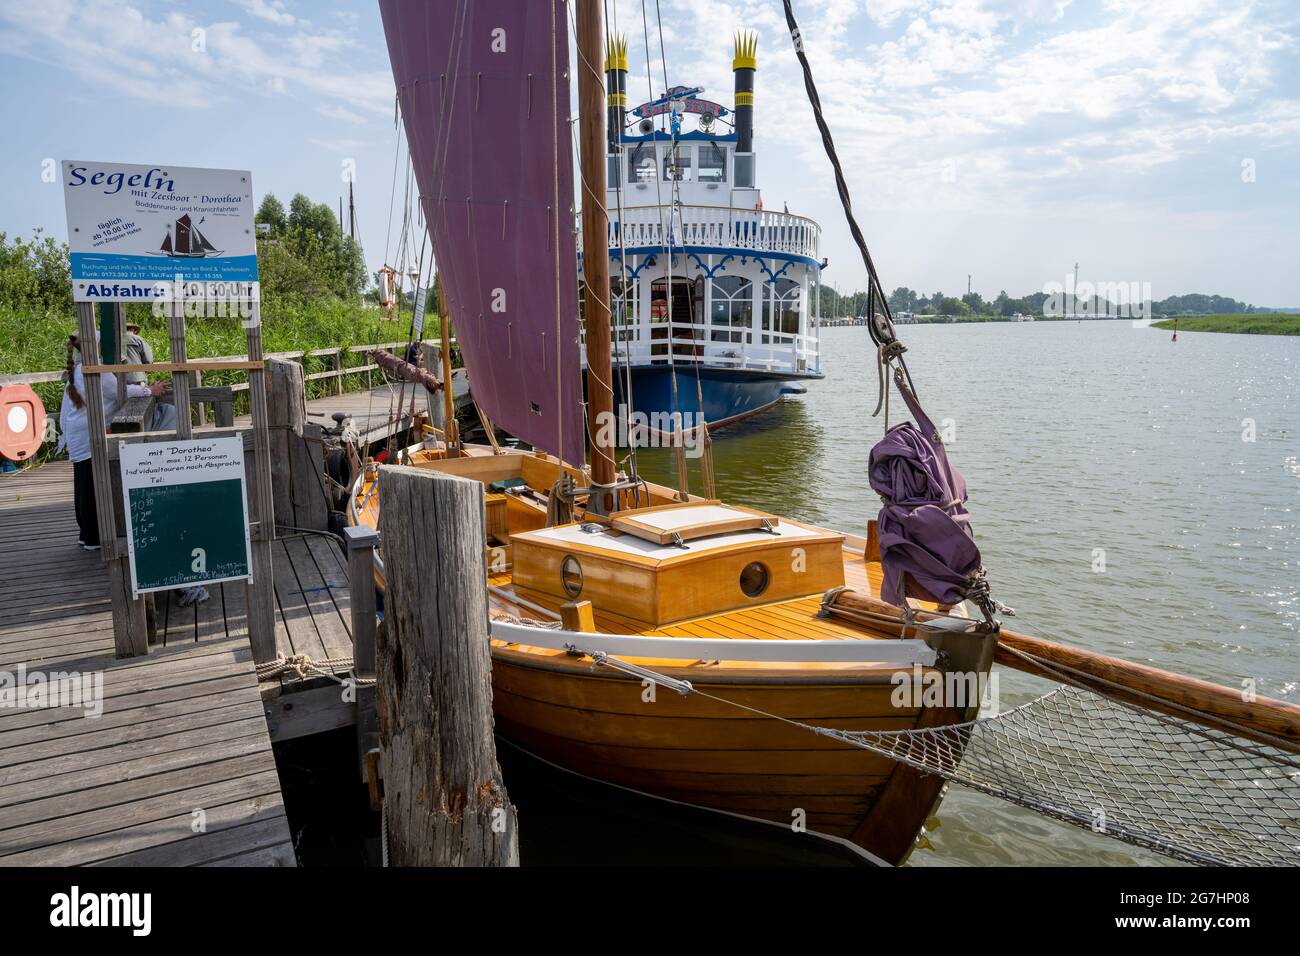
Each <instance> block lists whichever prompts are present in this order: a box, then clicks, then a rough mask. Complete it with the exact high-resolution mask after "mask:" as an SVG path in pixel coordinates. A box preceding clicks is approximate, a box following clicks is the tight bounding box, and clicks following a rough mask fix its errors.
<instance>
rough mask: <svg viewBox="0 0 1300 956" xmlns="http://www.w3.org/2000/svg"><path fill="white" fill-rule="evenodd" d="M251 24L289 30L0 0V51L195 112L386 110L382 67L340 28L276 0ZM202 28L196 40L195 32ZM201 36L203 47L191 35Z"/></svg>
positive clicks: (76, 3) (94, 2) (109, 7)
mask: <svg viewBox="0 0 1300 956" xmlns="http://www.w3.org/2000/svg"><path fill="white" fill-rule="evenodd" d="M241 5H242V6H244V7H245V9H248V10H249V12H250V13H252V14H253V16H254V18H255V21H250V23H252V22H256V21H258V20H265V21H270V22H273V23H275V24H277V25H280V26H292V27H293V32H292V33H289V34H287V35H286V34H285V33H283V32H281V31H271V32H260V33H259V32H256V31H253V32H250V31H249V30H247V29H245V27H244V26H243V25H241V24H240V23H237V22H231V21H227V22H218V23H201V22H198V21H196V20H195V19H194V18H192V17H190V16H187V15H185V14H181V13H165V14H160V15H156V16H149V15H147V14H146V13H144V12H142V10H141V8H138V7H135V6H129V5H127V6H124V5H121V4H118V3H111V2H107V0H45V2H44V3H43V4H41V5H39V6H38V5H34V4H31V3H29V2H26V0H0V53H9V54H11V55H15V56H21V57H25V58H28V59H32V60H36V61H39V62H42V63H46V64H50V65H54V66H59V67H63V68H65V69H67V70H69V71H70V72H72V73H73V74H75V75H77V76H79V77H82V78H83V79H85V80H87V81H88V82H89V83H90V84H92V85H94V86H96V87H102V88H106V89H110V90H114V91H117V92H119V93H122V94H125V95H127V96H132V97H138V98H141V99H147V100H157V97H158V95H159V90H161V89H166V91H167V97H168V101H169V103H170V104H172V105H173V106H179V107H183V108H200V107H204V106H210V105H214V104H216V103H220V102H227V101H229V99H230V98H232V97H234V96H237V95H238V94H239V93H240V92H241V91H251V92H253V93H255V94H259V95H275V96H280V95H287V96H298V95H303V96H308V97H313V98H318V99H319V98H324V99H325V100H327V101H334V102H335V103H336V105H338V106H339V108H340V109H343V110H345V111H346V112H347V113H348V115H349V116H350V117H358V116H362V115H366V114H373V115H387V114H388V113H390V112H391V110H392V98H393V82H392V74H391V73H390V72H389V70H388V64H387V63H386V62H374V63H370V64H366V66H365V67H363V68H360V69H359V68H358V67H357V66H356V65H354V64H353V63H352V62H350V61H349V60H348V59H347V57H346V53H347V51H348V49H349V47H350V46H351V40H350V39H349V36H348V34H347V33H346V32H344V31H342V30H317V29H315V28H313V27H311V26H310V25H309V24H307V23H306V21H304V20H301V19H299V18H295V17H294V16H293V15H292V14H290V13H288V12H287V11H285V10H284V8H283V6H284V5H283V4H282V3H261V2H253V3H248V4H241ZM196 30H197V31H202V32H201V34H196V33H195V31H196ZM199 36H201V42H199V41H198V40H196V37H199Z"/></svg>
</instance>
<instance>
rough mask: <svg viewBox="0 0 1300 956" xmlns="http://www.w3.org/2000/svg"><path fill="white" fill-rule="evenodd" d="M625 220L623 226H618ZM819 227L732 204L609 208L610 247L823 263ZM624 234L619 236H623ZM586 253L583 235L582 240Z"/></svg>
mask: <svg viewBox="0 0 1300 956" xmlns="http://www.w3.org/2000/svg"><path fill="white" fill-rule="evenodd" d="M620 222H621V225H620ZM821 232H822V230H821V226H819V225H817V223H816V222H814V221H813V220H811V219H808V218H806V217H804V216H794V215H791V214H790V213H785V212H769V211H768V210H764V209H736V208H734V207H729V206H687V205H682V206H678V207H676V210H674V208H673V207H672V206H666V205H665V206H625V207H624V208H623V211H622V219H621V220H620V218H619V210H618V209H616V208H611V209H610V210H609V246H610V248H611V249H614V248H618V247H619V246H620V244H621V245H622V246H623V247H625V248H628V249H632V248H643V247H645V246H656V247H662V246H665V245H668V244H669V242H670V240H671V245H672V246H674V247H681V246H697V247H707V248H717V249H745V250H751V251H753V252H779V253H784V254H787V255H797V256H803V257H804V258H807V259H812V260H815V261H820V259H821V255H820V250H821ZM620 233H621V236H620ZM578 249H579V251H581V250H582V236H581V234H579V236H578Z"/></svg>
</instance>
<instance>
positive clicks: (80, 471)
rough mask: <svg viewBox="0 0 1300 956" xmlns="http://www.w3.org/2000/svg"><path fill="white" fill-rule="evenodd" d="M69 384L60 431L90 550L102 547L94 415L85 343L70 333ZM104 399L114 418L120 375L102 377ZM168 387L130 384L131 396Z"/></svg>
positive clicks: (107, 415)
mask: <svg viewBox="0 0 1300 956" xmlns="http://www.w3.org/2000/svg"><path fill="white" fill-rule="evenodd" d="M64 378H65V380H66V381H67V383H68V384H67V387H66V388H64V390H63V404H62V406H61V407H60V409H59V431H60V432H62V433H63V440H64V442H65V443H66V444H67V448H68V460H69V461H71V462H72V501H73V508H74V509H75V511H76V514H77V529H78V530H79V531H80V535H79V537H78V538H77V544H79V545H81V547H83V548H84V549H85V550H87V551H98V550H99V510H98V508H97V507H96V506H95V477H94V472H93V471H92V469H91V464H90V418H89V416H88V415H87V414H86V399H85V397H84V396H85V394H86V380H85V378H84V377H83V375H82V371H81V343H80V342H79V341H78V339H77V337H76V336H75V335H70V336H68V352H67V368H66V370H65V371H64ZM99 381H100V385H101V392H102V395H103V401H104V422H105V423H108V422H111V421H112V420H113V415H114V414H116V412H117V378H116V376H114V375H112V374H109V373H104V374H101V375H100V377H99ZM166 389H167V384H166V383H165V382H155V383H154V384H152V385H144V384H132V383H128V384H127V386H126V394H127V397H128V398H136V397H139V396H143V395H153V396H154V397H155V398H157V397H158V396H159V395H161V394H162V393H163V392H164V391H166Z"/></svg>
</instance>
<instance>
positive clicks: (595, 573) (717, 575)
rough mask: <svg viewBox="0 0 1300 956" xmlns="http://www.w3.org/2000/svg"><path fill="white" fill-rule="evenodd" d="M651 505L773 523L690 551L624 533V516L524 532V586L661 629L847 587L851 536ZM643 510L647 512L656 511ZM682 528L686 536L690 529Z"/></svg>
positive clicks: (705, 507) (717, 537)
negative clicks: (609, 523)
mask: <svg viewBox="0 0 1300 956" xmlns="http://www.w3.org/2000/svg"><path fill="white" fill-rule="evenodd" d="M650 511H651V512H654V511H659V512H661V513H663V514H666V515H672V514H673V513H679V512H681V511H687V512H689V511H695V512H697V513H699V515H700V517H702V518H705V519H715V520H716V519H717V518H719V517H721V518H723V519H724V522H725V519H726V517H727V516H728V515H734V516H736V517H737V518H755V517H756V518H758V519H759V520H760V521H761V520H763V519H767V520H768V522H769V523H770V526H771V527H770V530H763V529H758V528H753V527H747V528H742V529H739V530H731V531H722V532H721V533H715V534H712V535H709V536H707V537H697V538H693V539H692V538H686V539H685V540H684V541H683V542H682V544H683V545H684V547H683V546H682V545H678V544H675V543H661V542H660V541H655V540H646V539H645V538H644V537H639V536H637V535H636V534H630V533H627V532H626V531H622V530H619V527H618V525H619V522H618V520H617V516H615V521H614V527H612V528H606V527H603V526H595V527H597V528H598V530H596V531H591V530H590V528H592V527H593V526H592V525H586V526H584V525H576V524H573V525H562V526H559V527H555V528H544V529H540V530H537V531H530V532H525V533H523V534H515V535H513V536H512V537H511V544H512V552H513V553H512V559H513V564H514V568H513V571H514V584H515V586H516V587H517V588H525V589H528V590H533V591H538V592H541V593H542V594H547V595H550V596H552V597H556V598H559V599H561V600H565V601H568V600H589V601H591V602H592V603H593V604H595V605H596V606H597V607H599V608H601V609H602V610H605V611H609V612H612V613H615V614H620V615H623V616H625V617H629V618H632V619H634V620H637V621H642V622H644V623H646V624H650V625H653V626H659V625H661V624H669V623H672V622H674V621H682V620H686V619H688V618H693V617H700V616H702V615H708V614H718V613H721V612H724V611H731V610H737V609H740V608H746V607H753V606H758V605H761V604H768V603H771V602H773V601H783V600H788V599H790V598H796V597H802V596H806V595H809V594H818V593H821V592H823V591H825V590H827V589H828V588H833V587H840V586H842V585H843V584H844V564H843V556H842V548H843V545H844V536H843V535H840V534H836V533H834V532H830V531H824V530H821V529H818V528H811V527H808V526H806V525H802V524H798V523H797V522H793V521H780V522H779V523H778V521H777V519H776V518H773V517H771V516H767V515H763V514H762V513H760V512H753V511H749V510H747V509H739V508H732V507H728V506H717V505H714V504H712V503H699V504H696V505H695V506H694V507H692V506H691V505H680V506H668V507H666V508H663V509H650ZM724 512H725V513H726V514H723V513H724ZM637 514H638V517H639V518H642V516H646V514H647V512H646V511H644V510H643V511H641V512H638V513H637ZM642 520H644V519H642ZM749 523H750V524H753V523H754V522H753V521H750V522H749ZM681 527H682V530H683V537H685V535H686V534H689V526H688V525H683V526H681Z"/></svg>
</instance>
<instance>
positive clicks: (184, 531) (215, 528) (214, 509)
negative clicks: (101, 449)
mask: <svg viewBox="0 0 1300 956" xmlns="http://www.w3.org/2000/svg"><path fill="white" fill-rule="evenodd" d="M120 456H121V462H120V464H121V470H122V496H123V499H124V502H123V503H124V506H125V510H126V535H127V545H128V549H129V554H130V563H131V586H132V588H133V590H134V591H135V593H136V594H143V593H146V592H149V591H164V590H168V589H170V588H179V587H189V586H191V585H195V584H215V583H218V582H221V581H237V580H244V579H247V578H249V577H250V576H251V574H252V570H251V569H252V555H251V548H250V545H249V536H248V497H247V493H246V490H245V487H244V442H243V439H241V438H197V439H184V440H182V439H177V440H174V441H160V442H141V443H131V444H123V445H122V446H121V449H120Z"/></svg>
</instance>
